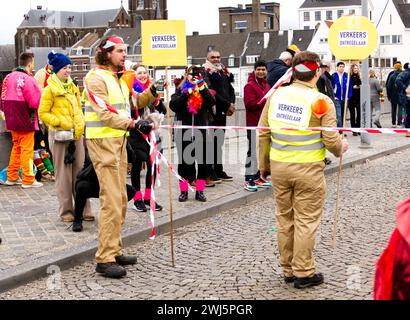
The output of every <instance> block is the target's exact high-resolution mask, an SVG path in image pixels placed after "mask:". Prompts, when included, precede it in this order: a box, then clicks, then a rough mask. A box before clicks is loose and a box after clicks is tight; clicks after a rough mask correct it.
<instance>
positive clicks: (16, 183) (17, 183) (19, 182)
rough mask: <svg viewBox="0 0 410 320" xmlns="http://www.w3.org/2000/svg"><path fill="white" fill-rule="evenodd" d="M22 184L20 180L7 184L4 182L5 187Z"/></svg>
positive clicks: (8, 181) (7, 182)
mask: <svg viewBox="0 0 410 320" xmlns="http://www.w3.org/2000/svg"><path fill="white" fill-rule="evenodd" d="M21 184H22V182H21V179H18V180H15V181H10V180H7V181H6V182H4V185H6V186H19V185H21Z"/></svg>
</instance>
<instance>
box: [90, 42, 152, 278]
mask: <svg viewBox="0 0 410 320" xmlns="http://www.w3.org/2000/svg"><path fill="white" fill-rule="evenodd" d="M126 53H127V47H126V45H125V44H124V41H123V39H122V38H120V37H116V36H111V37H108V38H107V39H104V40H102V41H101V43H100V45H99V46H98V48H97V53H96V62H97V67H96V68H94V69H93V70H91V71H90V72H89V73H88V74H87V76H86V77H85V80H84V87H85V88H86V90H87V96H88V100H87V102H86V103H85V122H86V139H87V147H88V152H89V155H90V158H91V161H92V163H93V166H94V169H95V171H96V173H97V177H98V180H99V184H100V214H99V225H98V250H97V253H96V261H97V267H96V272H97V273H101V274H103V275H104V276H106V277H110V278H121V277H123V276H125V275H126V270H125V269H124V267H123V266H125V265H132V264H135V263H136V262H137V259H136V257H133V256H125V255H123V254H122V251H121V250H122V241H121V226H122V224H123V223H124V221H125V214H126V211H127V193H126V187H125V186H126V181H125V180H126V174H127V151H126V144H127V139H126V137H127V134H128V133H127V132H128V131H129V130H134V129H137V130H139V131H140V132H142V133H144V134H148V133H149V132H150V131H151V130H152V126H151V124H149V123H148V122H147V121H144V120H140V121H137V120H132V119H131V114H130V103H129V95H130V93H129V89H128V86H127V83H126V82H125V81H124V79H122V78H121V77H122V75H123V70H124V62H125V58H126ZM155 91H156V89H155V87H151V88H150V89H149V90H146V91H144V92H143V93H141V94H139V95H138V103H141V104H142V105H147V104H149V103H151V102H152V101H154V99H155V98H154V97H155V96H156V92H155Z"/></svg>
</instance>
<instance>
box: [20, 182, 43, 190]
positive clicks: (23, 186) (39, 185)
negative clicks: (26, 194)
mask: <svg viewBox="0 0 410 320" xmlns="http://www.w3.org/2000/svg"><path fill="white" fill-rule="evenodd" d="M42 186H43V184H42V183H41V182H38V181H37V180H34V182H33V183H32V184H22V185H21V187H22V188H23V189H29V188H41V187H42Z"/></svg>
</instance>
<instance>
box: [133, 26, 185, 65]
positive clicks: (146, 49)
mask: <svg viewBox="0 0 410 320" xmlns="http://www.w3.org/2000/svg"><path fill="white" fill-rule="evenodd" d="M141 34H142V63H143V64H144V65H146V66H154V67H155V66H168V67H171V66H186V64H187V46H186V32H185V21H183V20H143V21H141Z"/></svg>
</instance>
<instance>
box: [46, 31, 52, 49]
mask: <svg viewBox="0 0 410 320" xmlns="http://www.w3.org/2000/svg"><path fill="white" fill-rule="evenodd" d="M47 47H49V48H50V47H52V45H51V33H47Z"/></svg>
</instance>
